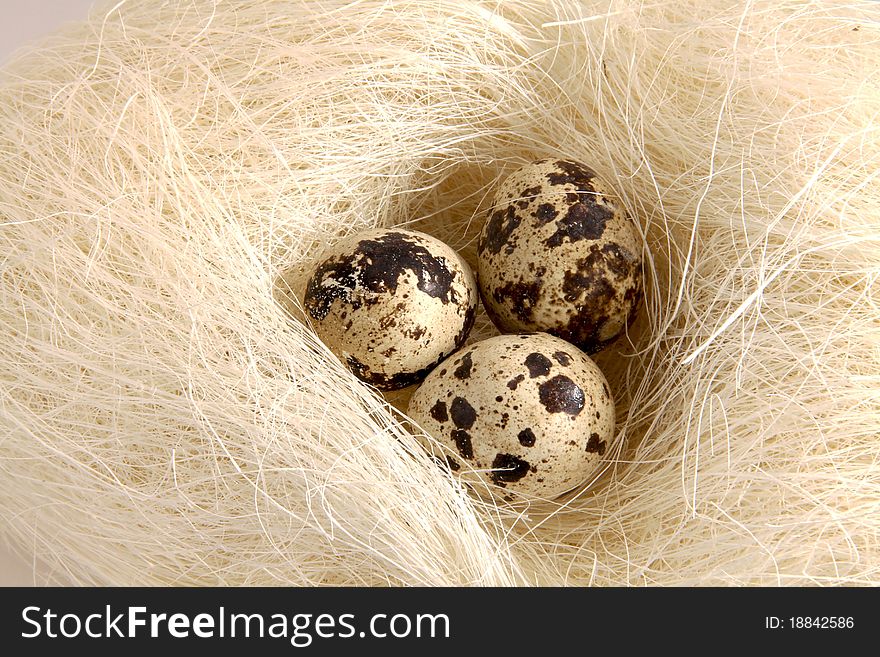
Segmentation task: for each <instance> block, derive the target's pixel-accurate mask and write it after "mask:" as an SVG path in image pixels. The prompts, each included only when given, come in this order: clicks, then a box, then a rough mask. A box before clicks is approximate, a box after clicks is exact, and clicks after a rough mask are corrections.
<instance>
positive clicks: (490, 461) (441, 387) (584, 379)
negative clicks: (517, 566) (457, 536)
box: [408, 333, 614, 499]
mask: <svg viewBox="0 0 880 657" xmlns="http://www.w3.org/2000/svg"><path fill="white" fill-rule="evenodd" d="M408 412H409V416H410V417H411V418H412V419H413V420H415V421H416V422H417V423H418V424H419V425H420V426H421V427H422V428H423V429H424V430H425V431H426V432H428V433H429V434H430V435H431V436H433V437H434V438H435V439H437V440H438V441H440V442H441V443H443V444H444V445H446V446H447V447H448V448H449V451H448V452H446V453H445V454H438V455H437V456H439V457H440V458H442V459H443V460H444V461H445V464H446V465H447V466H448V467H449V468H451V469H452V470H453V471H458V472H459V474H460V475H461V476H462V479H463V480H465V481H467V482H469V483H471V484H477V486H476V489H477V490H478V492H479V491H480V490H481V489H482V490H486V489H485V487H484V486H481V485H480V484H488V485H489V487H490V488H489V490H494V491H496V492H498V491H499V489H504V490H501V491H500V492H501V494H502V495H508V496H510V495H509V494H510V493H516V494H520V495H523V496H527V497H529V496H534V497H540V498H544V499H551V498H555V497H558V496H559V495H561V494H563V493H565V492H567V491H570V490H571V489H573V488H576V487H577V486H578V485H580V484H582V483H584V482H585V481H586V480H587V479H588V478H589V477H590V475H592V474H594V473H595V472H596V470H597V469H598V467H599V466H600V465H601V463H602V460H603V457H604V456H605V453H606V451H607V449H608V444H609V442H610V441H611V439H612V436H613V432H614V402H613V400H612V398H611V392H610V391H609V389H608V382H607V381H606V379H605V376H604V375H603V374H602V372H601V370H599V368H598V367H597V366H596V364H595V363H594V362H593V361H592V360H591V359H590V358H589V357H588V356H586V355H585V354H584V353H583V352H581V351H580V350H579V349H577V348H576V347H574V346H572V345H571V344H570V343H568V342H566V341H564V340H561V339H560V338H556V337H553V336H551V335H548V334H546V333H534V334H530V335H500V336H497V337H494V338H489V339H487V340H483V341H481V342H477V343H475V344H472V345H470V346H468V347H466V348H465V349H462V350H461V351H460V352H458V353H457V354H455V355H454V356H453V357H451V358H449V359H448V360H447V361H446V362H444V363H443V364H442V365H441V366H440V367H438V368H437V369H435V370H434V371H433V372H431V374H429V375H428V377H427V378H426V379H425V381H424V382H423V383H422V385H421V387H419V388H418V390H416V392H415V394H414V395H413V396H412V398H411V399H410V404H409V409H408ZM464 466H467V467H464Z"/></svg>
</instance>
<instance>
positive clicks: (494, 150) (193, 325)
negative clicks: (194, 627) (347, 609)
mask: <svg viewBox="0 0 880 657" xmlns="http://www.w3.org/2000/svg"><path fill="white" fill-rule="evenodd" d="M878 117H880V5H877V4H876V3H872V2H868V1H865V2H847V3H839V2H784V3H783V2H778V1H777V0H766V1H765V0H759V1H755V2H748V3H741V2H735V1H731V2H727V1H723V0H712V1H711V2H705V1H703V0H699V1H697V0H690V1H684V2H682V1H679V0H658V1H654V2H647V1H646V2H638V1H634V0H625V1H623V0H613V1H605V2H576V1H574V0H571V1H568V0H555V1H553V2H543V1H538V0H511V1H506V2H503V3H501V2H460V1H449V2H435V1H417V0H413V1H409V2H408V1H403V0H392V1H375V2H374V1H365V2H357V3H348V2H321V3H313V2H292V1H282V0H272V1H270V0H266V1H259V0H255V1H252V2H247V3H237V2H209V1H192V2H189V1H187V2H184V1H180V2H163V3H159V2H141V3H125V2H121V3H119V4H117V5H115V6H112V7H111V6H109V5H108V6H106V7H105V8H103V9H98V10H95V11H94V12H93V14H92V19H91V20H90V21H88V22H86V23H83V24H81V25H77V26H72V27H70V28H69V29H67V30H66V31H64V32H62V33H59V34H58V35H56V36H54V37H53V38H51V39H50V40H48V41H47V42H45V43H43V44H41V46H40V47H39V48H35V49H32V50H30V51H28V52H23V53H21V54H20V55H19V56H18V57H17V58H16V59H15V60H14V61H12V62H11V63H10V65H9V66H8V67H7V69H6V71H5V73H4V74H3V81H2V86H0V125H2V129H0V263H2V264H0V327H2V328H0V532H2V534H3V535H4V536H5V537H6V539H7V540H8V541H9V542H10V543H11V544H12V545H13V546H15V547H16V548H17V549H18V550H20V551H22V552H25V553H27V554H29V555H35V556H36V557H37V558H39V559H40V560H42V561H43V562H44V563H45V566H46V572H47V573H48V574H47V575H46V576H45V579H44V580H42V581H46V582H71V583H79V584H119V585H127V584H142V585H144V584H145V585H152V584H185V585H226V584H229V585H243V584H247V585H251V584H254V585H255V584H293V585H325V584H343V585H380V584H392V585H528V584H544V585H718V584H735V585H754V584H807V583H811V584H838V585H839V584H878V583H880V540H878V529H880V460H878V437H880V309H878V299H877V292H876V282H877V279H878V274H880V180H878V175H880V120H878ZM548 156H549V157H556V156H565V157H569V158H572V159H575V160H578V161H582V162H585V163H587V164H588V165H590V166H591V167H593V168H594V169H595V170H596V171H597V172H599V173H600V174H601V175H602V176H603V177H604V178H605V179H606V180H608V181H609V182H610V183H611V185H612V186H613V187H614V188H615V189H616V190H617V192H618V193H619V195H620V197H621V198H622V200H623V203H624V204H625V205H626V207H627V210H628V212H629V213H630V215H631V216H632V217H634V218H635V220H636V223H637V225H638V226H639V227H640V230H641V237H642V239H643V240H644V245H645V252H646V253H650V254H651V257H650V258H649V259H648V260H647V261H646V268H645V280H646V297H645V304H644V308H643V309H642V311H641V313H640V316H639V318H638V320H637V321H636V323H635V324H634V325H633V326H632V327H631V329H630V330H629V332H628V335H627V336H626V337H625V338H623V339H621V340H619V341H618V342H617V343H616V344H615V345H614V346H612V347H611V348H609V349H607V350H606V351H604V352H602V353H601V354H599V355H598V356H597V357H596V360H597V362H598V363H599V365H600V366H601V367H602V369H603V371H604V372H605V374H606V376H607V377H608V379H609V382H610V384H611V387H612V389H613V393H614V397H615V399H616V404H617V416H618V421H617V427H616V439H615V443H614V445H615V447H614V449H613V450H609V452H608V453H607V454H606V457H607V464H606V467H605V468H604V470H603V472H602V474H601V475H600V476H599V477H598V478H596V479H595V480H594V481H591V482H589V485H588V486H585V487H583V489H582V490H579V491H576V492H575V493H574V494H572V495H569V496H568V497H566V498H564V499H563V500H562V501H560V502H547V503H542V504H537V503H536V504H532V505H530V506H526V507H516V506H509V505H505V504H503V503H500V502H499V503H497V504H496V503H493V502H490V501H487V500H483V499H480V498H478V497H475V496H472V495H470V494H468V492H467V490H466V489H465V488H464V487H462V486H461V485H460V484H459V483H458V482H457V480H456V478H455V477H454V476H452V475H450V474H449V473H447V472H444V471H443V470H442V469H440V468H438V467H437V466H436V465H435V464H434V463H433V462H432V461H431V459H430V458H429V457H428V456H427V455H426V454H425V453H424V452H423V450H422V449H421V447H420V444H419V441H418V439H417V438H416V437H415V436H414V435H413V432H415V433H418V429H417V428H412V427H411V426H410V425H409V423H408V422H407V418H406V417H405V416H404V414H403V413H401V411H400V410H399V408H405V406H402V404H401V403H400V400H399V399H397V398H393V397H389V398H383V396H381V395H380V394H379V393H378V392H377V391H375V390H373V389H371V388H369V387H368V386H366V385H364V384H362V383H361V382H360V381H358V380H357V379H356V378H354V376H353V375H352V374H351V373H350V372H349V371H348V370H347V369H346V368H345V367H344V366H343V365H342V364H341V363H340V362H339V361H338V360H337V359H336V358H334V357H333V355H332V354H331V353H330V351H329V350H328V349H327V348H326V347H325V346H324V345H322V344H321V343H320V341H319V340H317V338H316V337H315V334H314V333H313V331H312V330H311V329H310V328H309V326H308V323H307V322H305V321H302V320H301V319H300V318H297V316H296V314H295V313H292V312H291V310H295V308H296V304H297V301H296V293H295V287H296V281H297V280H299V274H298V272H302V271H303V270H304V268H306V267H307V266H308V265H309V263H312V262H314V259H315V258H316V257H317V256H318V255H319V254H320V253H321V251H322V250H323V249H324V248H325V247H326V245H328V244H331V243H333V242H334V241H335V240H336V239H337V238H339V237H342V236H344V235H347V234H350V233H353V232H355V231H358V230H362V229H366V228H369V227H373V226H408V227H411V228H414V229H417V230H422V231H425V232H428V233H431V234H433V235H436V236H438V237H441V238H442V239H445V240H447V241H448V242H450V243H451V244H453V245H454V246H455V247H456V248H458V249H460V250H461V252H462V253H463V254H464V255H465V257H466V258H467V259H469V260H470V261H471V262H472V263H473V259H474V248H475V245H474V240H475V235H476V234H477V233H478V231H479V229H480V226H481V222H482V221H483V218H484V216H485V210H486V205H487V202H488V201H487V197H488V196H490V195H491V190H492V187H493V186H494V185H495V184H496V183H497V181H498V180H500V179H501V178H502V177H503V176H504V175H505V174H506V173H508V172H510V171H511V170H513V169H514V168H516V167H517V166H519V165H521V164H522V163H524V162H527V161H530V160H534V159H538V158H540V157H548ZM492 334H494V329H493V328H492V326H491V324H490V322H488V320H487V319H486V317H485V315H483V314H482V313H481V314H480V316H479V317H478V319H477V325H476V329H475V331H474V334H473V335H472V337H471V340H475V339H479V338H482V337H487V336H489V335H492ZM395 405H396V406H395Z"/></svg>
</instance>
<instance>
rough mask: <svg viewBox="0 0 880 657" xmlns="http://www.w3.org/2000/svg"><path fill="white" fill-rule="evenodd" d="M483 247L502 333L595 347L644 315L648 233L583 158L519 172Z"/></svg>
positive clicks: (485, 281)
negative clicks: (542, 335) (538, 334)
mask: <svg viewBox="0 0 880 657" xmlns="http://www.w3.org/2000/svg"><path fill="white" fill-rule="evenodd" d="M477 248H478V281H479V285H480V293H481V295H482V297H483V305H484V306H485V308H486V311H487V312H488V313H489V316H490V317H491V318H492V321H493V322H494V323H495V325H496V326H497V327H498V328H499V329H500V330H501V331H502V332H505V333H512V332H530V331H546V332H548V333H551V334H553V335H556V336H559V337H560V338H563V339H565V340H568V341H569V342H571V343H573V344H575V345H577V346H578V347H580V348H581V349H583V350H584V351H585V352H587V353H590V354H591V353H595V352H597V351H599V350H600V349H603V348H604V347H606V346H607V345H608V344H610V343H611V342H612V341H613V340H614V339H615V338H617V337H618V336H619V335H620V334H621V333H622V332H623V331H624V329H625V328H626V327H627V326H628V325H629V324H631V323H632V321H633V320H634V319H635V316H636V313H637V310H638V306H639V304H640V301H641V298H642V260H641V253H642V247H641V240H640V239H639V236H638V233H637V231H636V229H635V226H634V224H633V222H632V220H631V219H630V218H629V217H628V216H627V214H626V212H625V210H624V208H623V206H622V205H621V203H620V202H619V201H618V200H616V199H615V197H614V195H613V194H612V193H611V190H610V189H609V188H608V187H607V186H606V185H605V183H603V182H602V181H601V180H600V179H599V178H598V177H597V176H596V174H595V173H594V172H593V171H592V170H591V169H589V168H588V167H586V166H584V165H582V164H578V163H576V162H571V161H568V160H554V159H548V160H540V161H538V162H534V163H532V164H528V165H526V166H524V167H522V168H520V169H518V170H516V171H514V172H513V173H512V174H510V176H508V177H507V178H506V179H505V180H504V181H503V182H502V184H501V185H500V186H499V188H498V190H497V191H496V193H495V196H494V200H493V203H492V207H491V208H490V210H489V215H488V218H487V221H486V223H485V225H484V227H483V230H482V233H481V234H480V240H479V243H478V247H477Z"/></svg>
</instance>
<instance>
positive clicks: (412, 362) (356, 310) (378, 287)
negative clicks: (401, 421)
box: [304, 229, 478, 390]
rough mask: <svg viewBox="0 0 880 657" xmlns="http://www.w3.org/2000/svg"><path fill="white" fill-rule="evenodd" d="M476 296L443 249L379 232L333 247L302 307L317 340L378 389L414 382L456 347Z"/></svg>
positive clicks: (411, 236) (456, 259) (405, 233)
mask: <svg viewBox="0 0 880 657" xmlns="http://www.w3.org/2000/svg"><path fill="white" fill-rule="evenodd" d="M477 298H478V292H477V287H476V281H475V280H474V276H473V273H472V272H471V269H470V267H469V266H468V264H467V263H466V262H465V261H464V260H463V259H462V258H461V257H460V256H459V255H458V254H457V253H456V252H455V251H453V250H452V249H451V248H450V247H449V246H447V245H446V244H444V243H443V242H441V241H439V240H437V239H436V238H434V237H431V236H430V235H426V234H424V233H419V232H416V231H411V230H401V229H379V230H373V231H370V232H367V233H362V234H359V235H356V236H354V237H352V238H349V239H346V240H343V241H342V242H340V243H339V244H337V245H336V246H335V247H334V248H333V249H332V251H331V252H330V253H329V255H328V256H326V257H325V258H324V259H323V260H322V261H321V262H320V263H318V265H317V268H316V269H315V272H314V274H313V275H312V276H311V278H310V279H309V281H308V283H307V286H306V292H305V298H304V306H305V310H306V312H307V313H308V315H309V317H310V318H311V319H312V323H313V325H314V328H315V332H316V333H317V334H318V337H320V338H321V340H322V341H323V342H324V344H326V345H327V346H328V347H329V348H330V349H331V350H332V351H333V352H334V353H335V354H336V355H337V356H338V357H339V358H340V359H342V360H343V361H344V362H345V363H347V364H348V366H349V367H350V368H351V370H352V371H353V372H354V373H355V375H356V376H357V377H358V378H360V379H361V380H363V381H366V382H367V383H370V384H372V385H374V386H376V387H377V388H379V389H380V390H397V389H399V388H404V387H406V386H409V385H412V384H414V383H417V382H419V381H421V380H422V379H423V378H424V377H425V375H426V374H427V373H428V372H430V371H431V369H432V368H434V366H436V365H437V364H438V363H439V362H440V361H442V360H443V359H444V358H445V357H446V356H448V355H449V354H451V353H452V352H454V351H455V350H456V349H458V348H459V347H461V345H462V344H464V341H465V339H466V338H467V336H468V333H469V332H470V330H471V327H472V326H473V323H474V314H475V312H476V306H477Z"/></svg>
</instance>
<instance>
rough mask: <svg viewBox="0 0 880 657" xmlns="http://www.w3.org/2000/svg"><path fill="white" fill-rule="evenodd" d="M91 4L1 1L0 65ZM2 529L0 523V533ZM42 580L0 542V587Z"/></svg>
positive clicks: (83, 0) (79, 0) (77, 17)
mask: <svg viewBox="0 0 880 657" xmlns="http://www.w3.org/2000/svg"><path fill="white" fill-rule="evenodd" d="M91 6H92V0H0V65H2V64H3V63H5V62H6V60H8V59H9V56H10V54H11V53H12V52H14V51H15V50H16V49H18V48H19V47H20V46H22V45H25V44H27V43H28V42H30V41H33V40H34V39H38V38H39V37H41V36H44V35H46V34H48V33H49V32H52V31H54V30H55V29H57V28H58V27H59V26H61V25H63V24H64V23H67V22H69V21H72V20H81V19H84V18H85V17H86V16H87V15H88V12H89V8H90V7H91ZM0 129H2V126H0ZM2 339H3V338H2V336H0V340H2ZM0 476H2V473H0ZM4 530H5V528H4V527H2V526H0V535H2V534H5V531H4ZM35 577H36V579H35ZM42 579H43V578H42V577H40V568H39V566H37V567H36V572H35V567H34V564H33V563H31V562H29V561H25V560H23V559H21V558H19V557H16V556H14V555H12V554H11V553H9V551H8V550H7V549H6V548H5V546H4V545H3V544H2V543H0V586H14V585H20V586H28V585H32V584H34V582H35V581H36V582H40V581H42Z"/></svg>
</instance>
